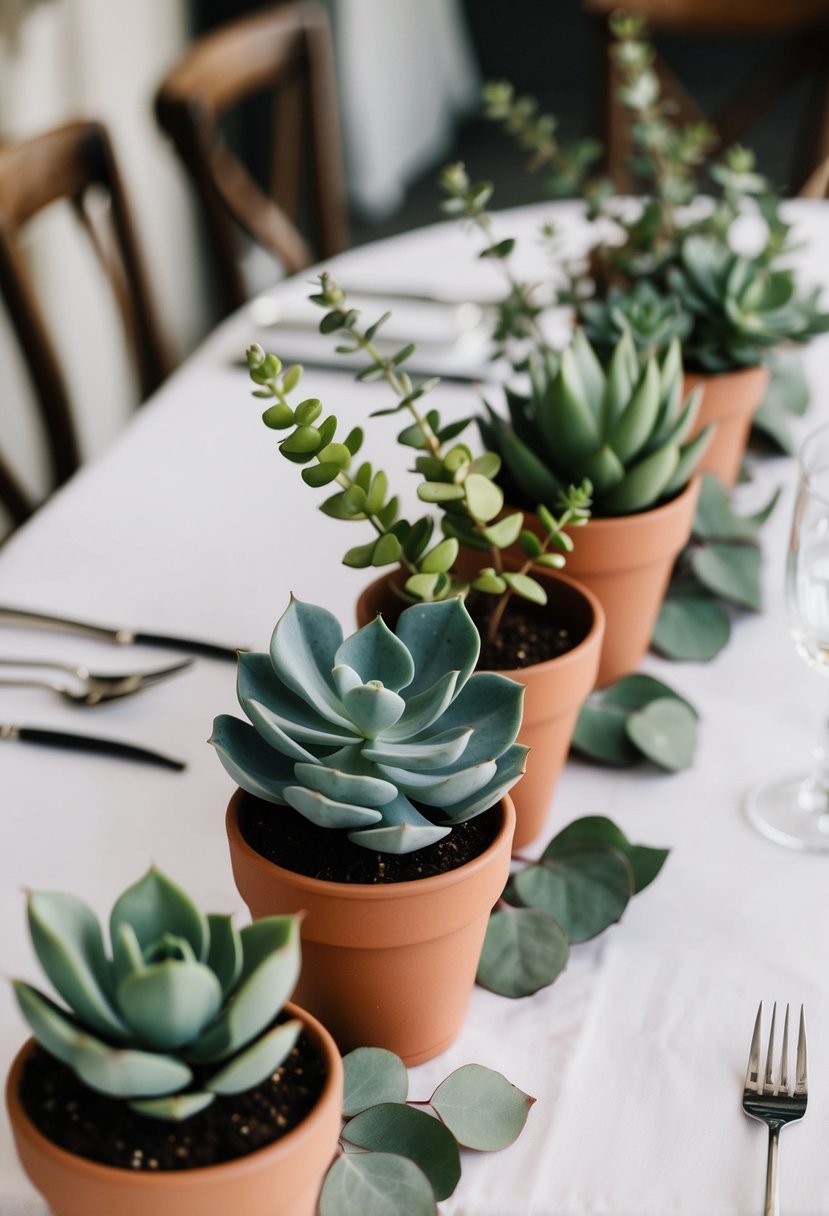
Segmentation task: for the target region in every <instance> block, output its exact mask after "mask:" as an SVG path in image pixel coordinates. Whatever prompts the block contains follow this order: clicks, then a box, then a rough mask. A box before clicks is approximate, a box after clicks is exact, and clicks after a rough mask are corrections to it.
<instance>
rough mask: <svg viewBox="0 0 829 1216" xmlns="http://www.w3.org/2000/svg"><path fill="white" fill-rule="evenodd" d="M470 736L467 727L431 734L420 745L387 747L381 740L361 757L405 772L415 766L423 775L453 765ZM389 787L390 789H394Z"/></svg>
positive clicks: (470, 729)
mask: <svg viewBox="0 0 829 1216" xmlns="http://www.w3.org/2000/svg"><path fill="white" fill-rule="evenodd" d="M472 734H473V730H472V727H471V726H468V727H464V726H460V727H456V728H455V729H454V730H447V731H443V732H441V733H440V734H436V735H432V736H431V737H430V738H429V739H428V740H424V741H423V742H422V743H390V744H387V743H386V742H385V740H383V739H381V740H379V741H378V742H375V743H374V745H373V746H372V747H366V748H363V755H364V756H365V758H366V759H367V760H372V761H374V763H376V764H397V765H400V766H401V767H403V768H405V769H411V768H415V767H417V768H419V769H422V770H423V771H424V772H427V771H431V770H432V769H436V768H443V767H444V766H445V765H449V764H454V763H455V761H456V760H458V758H459V757H460V756H462V755H463V753H464V751H465V749H466V746H467V744H468V742H469V740H470V738H471V737H472ZM390 788H391V789H392V790H393V789H394V786H391V787H390ZM390 800H391V799H386V801H387V802H388V801H390Z"/></svg>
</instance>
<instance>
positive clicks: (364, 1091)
mask: <svg viewBox="0 0 829 1216" xmlns="http://www.w3.org/2000/svg"><path fill="white" fill-rule="evenodd" d="M343 1070H344V1072H345V1093H344V1096H343V1114H344V1115H357V1114H359V1113H360V1111H362V1110H366V1108H367V1107H369V1106H376V1105H378V1104H379V1103H381V1102H405V1101H406V1097H407V1095H408V1092H409V1074H408V1072H407V1071H406V1066H405V1064H404V1063H403V1061H402V1060H401V1059H400V1057H399V1056H397V1055H395V1054H394V1052H393V1051H386V1049H385V1048H383V1047H358V1048H356V1050H354V1051H350V1052H349V1053H348V1054H347V1055H346V1056H344V1057H343Z"/></svg>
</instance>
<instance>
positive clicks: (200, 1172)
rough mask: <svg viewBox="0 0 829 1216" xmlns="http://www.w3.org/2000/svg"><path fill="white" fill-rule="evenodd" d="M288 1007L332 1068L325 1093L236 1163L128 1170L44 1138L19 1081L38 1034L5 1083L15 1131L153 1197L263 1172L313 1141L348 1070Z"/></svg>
mask: <svg viewBox="0 0 829 1216" xmlns="http://www.w3.org/2000/svg"><path fill="white" fill-rule="evenodd" d="M285 1010H286V1011H287V1012H288V1013H290V1014H291V1016H292V1017H296V1018H300V1019H301V1021H302V1023H303V1026H304V1028H305V1030H306V1031H307V1032H308V1033H309V1034H310V1036H311V1038H312V1039H313V1041H314V1043H315V1045H316V1046H317V1047H318V1048H319V1049H320V1051H321V1053H322V1056H323V1059H324V1060H325V1063H326V1066H327V1072H326V1077H325V1084H324V1085H323V1088H322V1093H321V1094H320V1096H319V1098H318V1099H317V1102H316V1105H315V1106H314V1108H313V1109H312V1110H311V1111H309V1113H308V1114H307V1115H306V1116H305V1118H304V1119H303V1120H302V1122H301V1123H299V1124H297V1126H296V1127H294V1128H292V1130H291V1131H289V1132H287V1133H286V1135H284V1136H282V1137H281V1138H280V1139H279V1140H276V1141H274V1143H273V1144H267V1145H265V1146H264V1147H263V1148H259V1149H256V1150H255V1151H254V1152H252V1153H247V1154H246V1155H245V1156H244V1157H234V1158H233V1159H232V1160H231V1161H221V1162H219V1163H217V1164H216V1165H202V1166H198V1167H196V1168H195V1169H189V1170H159V1171H157V1172H156V1173H149V1172H148V1171H138V1170H130V1169H124V1168H122V1167H120V1166H115V1165H104V1164H102V1163H101V1162H99V1161H92V1160H90V1159H89V1158H88V1157H81V1156H79V1155H78V1154H77V1153H72V1152H70V1151H69V1150H68V1149H65V1148H61V1146H60V1145H59V1144H55V1143H54V1141H53V1140H50V1139H49V1138H48V1136H45V1135H44V1134H43V1132H41V1131H40V1130H39V1129H38V1127H37V1126H36V1125H35V1124H34V1123H33V1122H32V1120H31V1119H30V1117H29V1115H28V1114H27V1113H26V1111H25V1110H24V1109H23V1104H22V1102H21V1101H20V1082H21V1079H22V1076H23V1068H24V1066H25V1064H26V1061H27V1060H28V1058H29V1056H30V1055H31V1054H32V1053H33V1051H34V1049H35V1046H36V1040H35V1039H34V1038H29V1039H27V1040H26V1042H25V1043H24V1044H23V1046H22V1047H21V1048H20V1050H19V1051H18V1053H17V1055H16V1056H15V1058H14V1060H13V1062H12V1066H11V1069H10V1071H9V1076H8V1080H7V1081H6V1106H7V1109H8V1112H9V1118H10V1120H11V1123H12V1125H13V1127H14V1129H15V1135H16V1136H19V1137H20V1138H21V1139H24V1140H26V1141H28V1143H29V1145H30V1147H31V1148H33V1149H34V1150H35V1151H36V1152H37V1153H38V1154H39V1155H40V1156H43V1157H49V1158H51V1159H52V1160H53V1161H54V1162H57V1163H60V1164H61V1165H62V1166H63V1167H64V1168H66V1169H71V1170H72V1171H74V1173H75V1174H79V1175H81V1176H83V1177H86V1178H90V1179H98V1180H101V1181H105V1182H110V1183H111V1184H113V1185H118V1184H119V1183H123V1182H124V1180H125V1179H129V1186H130V1189H131V1190H135V1189H142V1188H143V1189H145V1190H146V1191H147V1193H148V1195H151V1194H152V1192H153V1190H154V1189H160V1188H161V1187H163V1186H165V1185H166V1186H169V1185H170V1183H171V1182H172V1181H175V1183H176V1184H177V1185H178V1186H181V1187H182V1188H186V1186H187V1182H188V1178H198V1179H199V1181H200V1182H201V1181H202V1180H203V1179H204V1176H205V1174H208V1173H209V1175H210V1177H211V1179H215V1180H216V1181H217V1182H219V1181H220V1180H224V1179H226V1178H228V1177H229V1176H230V1175H236V1176H244V1175H245V1174H248V1173H251V1172H254V1171H255V1172H257V1173H259V1172H261V1171H262V1170H263V1169H265V1168H267V1167H270V1166H275V1165H276V1164H277V1163H278V1162H279V1161H280V1160H281V1159H282V1158H283V1157H288V1156H290V1154H291V1153H292V1152H293V1151H294V1149H296V1148H298V1147H300V1146H301V1145H302V1143H303V1141H305V1140H306V1139H309V1138H310V1137H311V1136H312V1135H313V1134H314V1131H315V1124H316V1122H317V1121H318V1120H319V1119H320V1118H322V1117H324V1112H325V1107H326V1106H327V1105H328V1104H329V1103H330V1102H331V1100H332V1098H337V1095H338V1094H339V1092H340V1087H341V1085H342V1072H343V1064H342V1057H341V1056H340V1053H339V1051H338V1049H337V1045H336V1044H335V1042H334V1040H333V1039H332V1037H331V1035H330V1034H329V1033H328V1031H327V1030H326V1029H325V1027H324V1026H323V1025H322V1023H321V1022H319V1021H318V1020H317V1019H316V1018H315V1017H314V1016H313V1015H312V1014H310V1013H307V1012H306V1010H304V1009H300V1008H299V1007H298V1006H297V1005H293V1004H292V1003H291V1002H290V1001H289V1002H288V1003H287V1004H286V1005H285ZM338 1101H339V1100H338Z"/></svg>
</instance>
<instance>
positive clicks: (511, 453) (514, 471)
mask: <svg viewBox="0 0 829 1216" xmlns="http://www.w3.org/2000/svg"><path fill="white" fill-rule="evenodd" d="M497 442H498V448H499V450H500V452H501V454H502V456H503V457H504V461H505V463H506V465H507V468H508V469H509V471H510V473H511V475H512V478H513V480H514V481H515V482H516V484H517V485H519V486H521V488H522V490H523V491H524V493H525V494H526V497H527V498H528V499H529V500H530V501H531V502H556V501H557V499H558V496H559V494H561V492H562V491H563V490H564V483H563V482H562V481H561V480H560V479H559V478H558V477H556V475H555V474H554V473H553V471H552V469H550V468H549V467H548V466H547V464H546V463H545V462H544V460H542V458H541V457H540V456H539V455H538V454H537V453H536V452H534V451H533V449H532V448H531V447H528V445H527V444H526V443H525V442H524V441H523V440H521V439H519V438H518V436H517V435H516V434H515V432H514V431H513V430H512V429H511V428H510V427H508V426H506V425H503V429H502V431H501V432H500V438H499V439H498V441H497Z"/></svg>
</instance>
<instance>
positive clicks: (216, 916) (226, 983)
mask: <svg viewBox="0 0 829 1216" xmlns="http://www.w3.org/2000/svg"><path fill="white" fill-rule="evenodd" d="M207 924H208V927H209V929H210V947H209V949H208V951H207V965H208V967H209V968H210V969H211V971H213V972H214V973H215V975H216V977H217V979H218V981H219V983H220V984H221V986H222V996H223V997H225V998H226V997H227V996H228V994H229V993H231V992H232V991H233V989H234V988H235V987H236V984H237V982H238V980H239V976H240V975H241V974H242V938H241V935H240V933H239V930H238V929H237V928H236V924H235V922H234V920H233V917H232V916H225V915H222V914H220V913H218V912H211V913H208V917H207Z"/></svg>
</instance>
